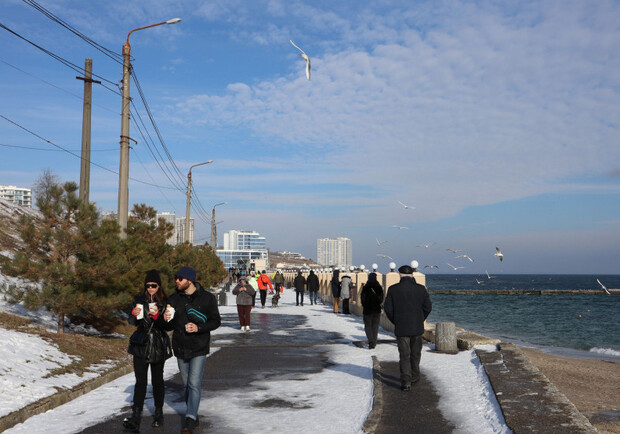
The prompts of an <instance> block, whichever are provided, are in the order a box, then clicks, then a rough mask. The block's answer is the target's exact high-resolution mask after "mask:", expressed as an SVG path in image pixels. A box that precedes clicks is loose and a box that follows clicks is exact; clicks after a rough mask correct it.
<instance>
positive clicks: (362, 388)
mask: <svg viewBox="0 0 620 434" xmlns="http://www.w3.org/2000/svg"><path fill="white" fill-rule="evenodd" d="M294 294H295V293H294V291H292V290H286V291H284V293H283V294H282V299H281V300H280V303H279V306H278V308H277V309H271V308H270V309H265V310H264V311H261V314H262V313H266V314H268V315H279V314H288V315H291V314H295V315H299V314H302V315H306V316H307V323H306V324H303V325H300V326H297V327H302V328H304V329H305V330H307V328H308V326H310V327H311V328H313V329H316V330H326V331H333V330H338V332H339V333H341V334H342V335H343V339H342V341H341V342H340V341H338V342H334V344H332V345H325V346H324V347H325V348H326V350H327V354H328V358H329V362H330V366H331V368H330V369H324V370H322V371H320V372H318V373H307V372H304V373H300V374H299V375H298V376H297V377H294V376H292V375H291V374H290V373H285V374H283V375H279V376H278V375H270V376H269V380H268V381H255V382H253V383H252V384H251V386H250V387H244V388H243V389H234V388H232V389H228V390H222V391H218V392H217V393H204V394H203V395H202V400H201V404H200V413H199V415H200V417H201V418H207V419H208V418H209V416H210V415H217V418H218V421H221V423H222V426H226V427H227V428H228V429H229V431H231V432H282V427H290V426H292V425H294V426H296V427H297V430H298V431H299V432H312V433H315V432H325V433H331V432H333V433H344V432H350V433H355V432H362V426H363V424H364V421H365V420H366V418H367V416H368V413H369V412H370V410H371V409H372V393H373V391H372V387H373V386H372V378H373V374H372V366H373V362H372V356H373V355H374V356H376V357H377V358H378V360H379V361H391V362H397V361H398V349H397V348H396V345H395V344H380V345H378V346H377V347H376V348H375V349H374V350H372V351H369V350H368V349H366V348H359V347H356V346H355V345H353V344H352V341H359V340H364V339H365V335H364V331H363V330H364V324H363V321H362V318H361V317H347V318H345V317H344V316H336V315H334V314H333V313H332V311H331V309H330V307H329V306H327V305H325V306H323V305H315V306H308V307H305V308H303V309H299V307H296V306H295V305H294V301H295V295H294ZM228 301H229V305H228V306H220V312H221V313H222V314H234V313H236V307H235V305H234V304H233V303H234V302H235V301H234V297H228ZM12 309H14V308H11V307H10V306H8V305H6V304H5V303H3V302H0V310H9V311H11V310H12ZM22 313H23V312H22ZM42 317H43V318H45V316H42ZM48 320H49V327H54V326H55V324H54V322H53V320H52V318H51V317H49V319H48ZM252 327H253V331H252V332H250V333H256V332H257V330H258V328H257V326H255V325H252ZM230 333H246V332H241V331H239V330H238V328H237V327H235V328H233V327H231V325H229V324H224V325H222V327H220V328H219V329H217V330H215V331H214V332H212V335H213V342H212V352H211V354H214V352H216V351H217V350H218V348H217V342H218V337H217V336H218V335H222V334H230ZM271 333H272V334H283V333H288V331H287V330H275V331H272V332H271ZM0 338H2V340H3V342H7V343H8V345H7V348H6V351H5V350H3V357H2V360H0V380H1V381H0V391H1V392H4V393H0V415H2V414H7V413H8V412H10V411H13V410H15V409H18V408H22V407H23V406H25V405H26V404H27V403H28V401H29V400H30V401H34V400H36V399H39V398H41V397H42V396H48V395H49V394H50V393H52V392H53V388H51V387H50V384H54V385H57V386H59V387H62V386H66V387H68V386H69V383H68V382H67V379H66V378H63V377H58V376H52V377H49V378H46V379H44V377H45V376H46V375H47V374H48V373H49V372H50V371H51V370H53V369H54V368H58V367H60V366H64V365H66V364H68V363H70V358H69V357H68V356H67V355H66V354H62V353H59V351H58V349H57V348H55V347H54V346H53V345H50V344H49V343H47V342H45V341H44V340H42V339H39V338H37V337H33V336H31V335H28V334H25V333H21V332H16V331H10V330H4V329H0ZM393 338H394V337H393V335H392V334H387V333H385V332H383V330H382V329H380V334H379V339H393ZM220 343H221V344H225V343H226V340H225V339H222V340H220ZM433 347H434V345H425V346H424V350H423V354H422V358H421V361H420V370H421V372H422V374H423V375H424V376H425V377H426V379H427V380H428V381H432V382H433V385H434V386H435V388H436V390H437V394H438V395H439V403H438V408H439V410H440V411H441V413H442V415H443V416H444V418H446V420H448V421H450V422H452V424H453V425H454V426H455V427H456V432H477V433H508V432H511V431H510V430H509V429H508V427H507V426H506V423H505V420H504V417H503V415H502V412H501V409H500V407H499V404H498V402H497V399H496V398H495V395H494V393H493V389H492V387H491V385H490V383H489V380H488V377H487V376H486V373H485V372H484V367H483V366H482V365H481V364H480V361H479V359H478V357H477V356H476V354H475V352H474V350H469V351H461V352H459V353H458V354H457V355H446V354H440V353H435V352H432V351H431V350H432V349H433ZM480 348H481V349H485V350H488V351H492V350H493V349H494V347H493V346H490V345H487V346H481V347H480ZM104 368H105V366H100V367H95V368H94V370H95V371H96V370H97V369H101V370H103V369H104ZM176 373H178V368H177V363H176V359H175V358H174V357H173V358H171V359H169V360H168V361H167V362H166V364H165V366H164V377H165V378H166V379H170V378H171V377H172V376H173V375H175V374H176ZM295 380H298V381H295ZM301 380H304V381H301ZM134 382H135V377H134V375H133V373H130V374H127V375H125V376H122V377H120V378H118V379H117V380H114V381H112V382H110V383H108V384H106V385H104V386H102V387H99V388H98V389H95V390H94V391H92V392H90V393H88V394H86V395H83V396H81V397H79V398H77V399H75V400H73V401H70V402H69V403H67V404H65V405H62V406H60V407H57V408H56V409H54V410H51V411H47V412H45V413H43V414H40V415H37V416H33V417H31V418H29V419H28V420H26V422H24V423H22V424H18V425H16V426H15V427H13V428H12V429H9V430H6V431H5V433H7V434H8V433H13V434H17V433H28V434H33V433H49V432H65V433H69V432H81V431H82V430H84V429H85V428H87V427H89V426H92V425H94V424H96V423H99V422H101V421H103V420H106V419H108V418H109V417H110V416H111V415H117V417H119V418H120V415H121V414H123V412H126V411H128V408H129V407H130V406H131V400H132V391H133V385H134ZM150 389H151V388H150V386H149V389H148V392H147V399H146V402H145V413H144V416H148V415H150V414H151V413H150V412H151V411H152V408H153V403H152V397H151V391H150ZM15 390H19V391H20V393H19V394H17V395H19V400H18V399H16V396H17V395H16V394H15V393H13V392H14V391H15ZM50 390H51V391H50ZM273 396H278V397H281V398H283V399H288V400H290V401H292V402H296V401H299V400H300V399H301V400H303V401H304V402H305V401H307V402H310V403H311V404H312V407H313V408H310V409H297V410H295V411H291V409H290V408H279V407H273V408H270V409H269V411H268V412H267V411H265V410H264V409H261V408H254V407H253V406H252V405H251V403H252V402H256V401H263V400H265V399H266V398H268V397H273ZM182 401H183V400H182V399H181V398H180V397H178V399H175V400H174V401H170V400H168V401H167V402H166V403H165V404H164V413H165V414H173V413H175V412H178V413H183V412H184V411H185V408H183V407H184V405H183V404H181V405H177V404H176V403H179V402H181V403H182ZM171 405H172V406H171ZM85 408H86V409H89V410H88V411H84V409H85ZM240 413H243V414H244V415H246V416H247V417H243V418H240V417H239V414H240ZM317 414H320V415H321V417H319V418H317V417H316V416H317ZM149 417H150V416H149ZM287 429H288V428H287Z"/></svg>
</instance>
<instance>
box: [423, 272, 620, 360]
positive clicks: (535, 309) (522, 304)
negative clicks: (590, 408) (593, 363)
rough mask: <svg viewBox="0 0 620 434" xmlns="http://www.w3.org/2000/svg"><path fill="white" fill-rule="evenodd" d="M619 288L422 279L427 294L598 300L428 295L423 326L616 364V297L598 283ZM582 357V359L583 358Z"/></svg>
mask: <svg viewBox="0 0 620 434" xmlns="http://www.w3.org/2000/svg"><path fill="white" fill-rule="evenodd" d="M597 278H598V279H599V280H600V281H601V282H602V283H603V284H604V285H605V286H606V287H607V288H620V276H619V275H607V276H602V275H599V276H591V275H540V274H538V275H524V274H522V275H505V274H504V275H495V276H493V275H491V278H490V279H489V278H488V277H487V275H486V274H485V275H465V274H459V275H457V274H451V275H449V274H427V275H426V286H427V287H428V289H429V290H439V289H449V290H466V289H476V290H490V291H492V290H505V289H518V290H542V291H545V290H567V289H570V290H597V291H599V293H598V294H592V293H590V294H557V295H531V294H514V295H503V294H491V293H489V294H475V295H464V294H463V295H461V294H431V300H432V302H433V311H432V312H431V314H430V316H429V318H428V321H429V322H432V323H436V322H439V321H453V322H455V323H456V326H457V327H461V328H464V329H467V330H472V331H476V332H478V333H481V334H483V335H485V336H489V337H494V338H499V339H501V340H502V341H508V342H513V343H516V344H520V345H527V346H532V347H535V348H540V349H543V350H545V351H548V352H552V353H556V354H563V355H572V356H579V355H580V354H579V353H580V352H583V351H586V352H588V353H587V355H586V356H587V357H592V358H601V359H607V360H614V361H620V295H605V294H604V293H603V291H602V289H601V287H600V286H599V284H598V283H597V281H596V279H597ZM582 356H583V354H582Z"/></svg>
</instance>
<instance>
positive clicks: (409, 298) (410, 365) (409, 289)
mask: <svg viewBox="0 0 620 434" xmlns="http://www.w3.org/2000/svg"><path fill="white" fill-rule="evenodd" d="M414 265H415V264H414ZM414 271H415V270H414V269H413V268H412V267H410V266H409V265H403V266H402V267H400V268H399V269H398V272H399V273H400V282H399V283H397V284H395V285H392V286H390V287H389V288H388V292H387V297H386V298H385V304H384V306H383V307H384V310H385V315H386V316H387V317H388V319H389V320H390V321H392V323H394V334H395V335H396V342H397V344H398V353H399V355H400V362H399V364H400V384H401V386H400V388H401V390H403V391H408V390H411V384H412V383H415V382H417V381H418V380H419V379H420V357H421V355H422V334H423V333H424V320H426V318H427V317H428V315H429V314H430V313H431V309H432V304H431V298H430V296H429V295H428V291H427V290H426V288H425V287H424V286H422V285H419V284H418V283H416V281H415V279H414V278H413V272H414Z"/></svg>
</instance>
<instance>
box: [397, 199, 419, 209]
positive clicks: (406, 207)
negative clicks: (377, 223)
mask: <svg viewBox="0 0 620 434" xmlns="http://www.w3.org/2000/svg"><path fill="white" fill-rule="evenodd" d="M397 202H398V203H399V204H401V205H402V206H403V208H405V209H415V206H410V205H405V204H404V203H402V202H401V201H400V200H397Z"/></svg>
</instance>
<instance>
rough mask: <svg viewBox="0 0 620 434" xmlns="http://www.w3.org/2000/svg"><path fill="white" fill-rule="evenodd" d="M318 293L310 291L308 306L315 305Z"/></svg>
mask: <svg viewBox="0 0 620 434" xmlns="http://www.w3.org/2000/svg"><path fill="white" fill-rule="evenodd" d="M317 295H318V291H310V304H316V299H317Z"/></svg>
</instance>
